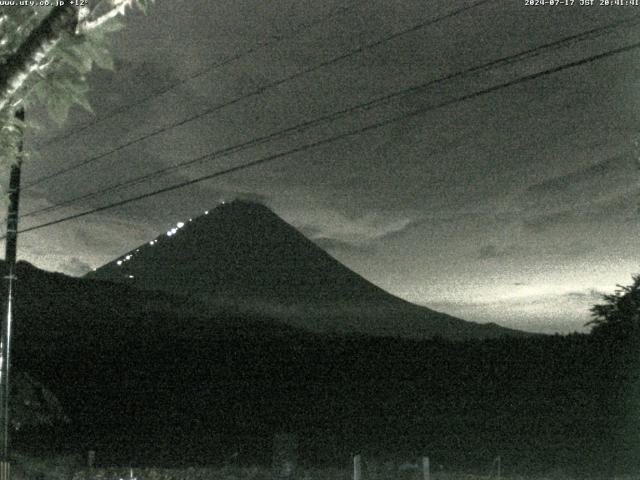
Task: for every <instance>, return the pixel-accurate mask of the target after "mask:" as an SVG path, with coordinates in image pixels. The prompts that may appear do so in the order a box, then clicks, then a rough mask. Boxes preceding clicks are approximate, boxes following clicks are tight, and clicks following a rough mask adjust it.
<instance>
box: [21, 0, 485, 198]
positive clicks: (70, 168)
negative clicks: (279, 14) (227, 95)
mask: <svg viewBox="0 0 640 480" xmlns="http://www.w3.org/2000/svg"><path fill="white" fill-rule="evenodd" d="M492 1H494V0H479V1H477V2H476V3H474V4H472V5H467V6H465V7H461V8H459V9H457V10H454V11H453V12H450V13H447V14H445V15H441V16H439V17H436V18H434V19H431V20H428V21H426V22H422V23H419V24H417V25H414V26H412V27H410V28H407V29H405V30H401V31H398V32H395V33H392V34H390V35H387V36H386V37H384V38H382V39H380V40H376V41H375V42H372V43H368V44H366V45H363V46H361V47H358V48H356V49H354V50H350V51H348V52H346V53H343V54H341V55H339V56H337V57H334V58H332V59H330V60H326V61H324V62H321V63H319V64H317V65H315V66H313V67H309V68H306V69H303V70H300V71H298V72H296V73H294V74H292V75H289V76H287V77H284V78H281V79H279V80H276V81H274V82H271V83H268V84H266V85H264V86H262V87H259V88H257V89H256V90H253V91H251V92H249V93H247V94H244V95H241V96H239V97H236V98H234V99H232V100H229V101H226V102H224V103H220V104H217V105H214V106H212V107H210V108H207V109H206V110H204V111H202V112H200V113H197V114H195V115H192V116H190V117H187V118H185V119H183V120H180V121H178V122H175V123H172V124H170V125H166V126H164V127H161V128H158V129H156V130H154V131H152V132H149V133H147V134H144V135H141V136H139V137H137V138H136V139H134V140H130V141H128V142H126V143H123V144H121V145H119V146H117V147H115V148H113V149H111V150H108V151H107V152H104V153H100V154H98V155H95V156H93V157H89V158H87V159H85V160H82V161H80V162H78V163H75V164H73V165H70V166H68V167H66V168H63V169H61V170H58V171H57V172H54V173H51V174H49V175H45V176H43V177H40V178H38V179H36V180H34V181H33V182H31V183H28V184H26V185H25V186H24V187H23V190H27V189H29V188H31V187H34V186H35V185H38V184H40V183H42V182H45V181H47V180H50V179H52V178H55V177H58V176H60V175H63V174H65V173H68V172H70V171H73V170H75V169H77V168H80V167H83V166H85V165H88V164H90V163H94V162H96V161H98V160H101V159H103V158H105V157H107V156H109V155H112V154H114V153H116V152H119V151H121V150H124V149H125V148H127V147H130V146H131V145H134V144H136V143H139V142H141V141H143V140H146V139H148V138H151V137H155V136H157V135H160V134H161V133H165V132H168V131H170V130H173V129H174V128H177V127H180V126H182V125H185V124H187V123H189V122H192V121H194V120H198V119H200V118H203V117H205V116H207V115H210V114H212V113H214V112H216V111H218V110H221V109H223V108H225V107H229V106H232V105H235V104H237V103H240V102H241V101H243V100H246V99H248V98H251V97H255V96H257V95H261V94H262V93H263V92H264V91H265V90H267V89H271V88H275V87H277V86H280V85H282V84H284V83H287V82H289V81H291V80H294V79H296V78H299V77H302V76H304V75H306V74H308V73H311V72H314V71H316V70H319V69H321V68H324V67H327V66H329V65H333V64H335V63H338V62H340V61H342V60H344V59H346V58H349V57H352V56H353V55H356V54H358V53H361V52H363V51H365V50H368V49H371V48H375V47H376V46H378V45H382V44H384V43H386V42H389V41H391V40H393V39H395V38H398V37H400V36H403V35H406V34H408V33H412V32H415V31H417V30H420V29H421V28H425V27H427V26H430V25H433V24H435V23H437V22H440V21H442V20H445V19H448V18H451V17H454V16H456V15H459V14H461V13H463V12H465V11H467V10H470V9H472V8H477V7H479V6H481V5H483V4H485V3H488V2H492Z"/></svg>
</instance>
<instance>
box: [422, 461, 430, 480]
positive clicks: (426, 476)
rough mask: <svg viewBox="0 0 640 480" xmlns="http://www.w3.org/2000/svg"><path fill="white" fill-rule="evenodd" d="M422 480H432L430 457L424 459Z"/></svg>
mask: <svg viewBox="0 0 640 480" xmlns="http://www.w3.org/2000/svg"><path fill="white" fill-rule="evenodd" d="M422 480H431V470H430V469H429V457H422Z"/></svg>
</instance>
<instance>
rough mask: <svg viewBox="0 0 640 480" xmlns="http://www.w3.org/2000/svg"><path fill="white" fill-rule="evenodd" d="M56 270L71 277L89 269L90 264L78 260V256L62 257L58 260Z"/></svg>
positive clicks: (87, 271) (84, 272)
mask: <svg viewBox="0 0 640 480" xmlns="http://www.w3.org/2000/svg"><path fill="white" fill-rule="evenodd" d="M56 270H57V271H59V272H62V273H66V274H67V275H71V276H72V277H81V276H83V275H85V274H86V273H89V272H90V271H91V265H89V264H88V263H87V262H85V261H83V260H80V259H79V258H78V257H71V258H69V259H63V260H61V261H60V262H58V268H56Z"/></svg>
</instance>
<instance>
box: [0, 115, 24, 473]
mask: <svg viewBox="0 0 640 480" xmlns="http://www.w3.org/2000/svg"><path fill="white" fill-rule="evenodd" d="M15 115H16V118H17V119H18V120H20V121H22V122H24V109H22V108H20V109H19V110H18V111H17V112H16V114H15ZM23 135H24V132H21V137H20V140H19V142H20V143H19V145H18V158H16V161H15V162H14V163H13V164H12V165H11V175H10V178H9V211H8V213H7V236H6V245H5V263H6V269H7V276H6V277H4V279H5V280H6V283H5V285H6V298H5V303H4V312H3V314H4V315H3V318H2V332H0V333H1V335H0V480H9V479H10V478H11V472H10V468H9V466H10V463H9V424H10V422H9V367H10V361H11V359H10V356H9V353H10V347H11V322H12V320H13V296H14V282H15V280H16V276H15V270H16V253H17V248H18V205H19V202H20V169H21V167H22V149H23Z"/></svg>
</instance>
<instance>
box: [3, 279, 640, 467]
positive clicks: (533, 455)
mask: <svg viewBox="0 0 640 480" xmlns="http://www.w3.org/2000/svg"><path fill="white" fill-rule="evenodd" d="M47 278H48V280H47V281H49V282H53V283H49V284H48V285H47V287H48V288H50V289H51V290H53V291H56V289H55V288H54V287H55V285H54V284H55V282H59V281H63V282H66V283H65V285H66V286H65V288H66V289H67V290H65V291H71V292H73V301H71V300H70V297H62V298H59V296H57V297H55V298H52V297H51V296H49V295H44V294H43V295H42V298H40V297H38V298H35V297H31V298H24V299H23V300H20V301H19V302H18V307H17V314H16V316H17V319H18V321H17V322H16V336H15V341H14V365H15V366H16V368H17V369H19V370H23V371H26V372H28V373H29V374H30V375H32V376H33V377H34V378H36V379H38V380H40V381H42V382H43V383H44V384H45V385H47V386H48V387H49V389H50V390H51V391H52V392H53V393H54V394H55V395H56V396H57V397H58V398H59V400H60V402H61V404H62V406H63V408H64V410H65V413H66V414H67V416H68V417H69V418H70V419H71V422H70V423H69V424H68V425H63V426H60V427H58V428H57V429H56V430H55V431H52V432H48V433H47V435H48V436H47V437H46V438H45V437H43V436H42V435H44V433H42V432H29V431H28V430H25V431H24V432H22V433H20V432H19V433H18V434H16V435H15V436H14V438H15V441H16V444H17V445H18V446H20V447H21V448H23V449H29V448H35V447H36V446H42V445H49V446H51V448H58V449H70V450H74V451H78V452H81V451H86V450H88V449H96V450H97V452H98V453H97V460H98V462H99V463H103V464H109V463H117V464H121V465H122V464H125V465H126V464H136V465H144V464H147V465H148V464H156V465H178V464H180V465H185V464H207V463H217V462H223V461H231V460H230V459H232V458H233V461H238V462H240V463H255V462H259V463H268V462H269V460H270V455H271V445H270V441H271V437H272V435H273V434H274V433H278V432H291V433H297V434H298V436H299V438H300V454H301V461H302V462H303V463H306V464H309V465H322V464H334V465H336V464H340V465H347V464H348V462H349V455H350V454H352V453H356V452H361V453H363V454H364V455H365V456H366V457H369V458H379V459H384V458H392V459H411V458H415V457H418V456H422V455H429V457H430V458H431V460H432V464H433V465H434V468H440V467H439V465H442V466H443V468H444V469H447V470H466V471H476V472H478V473H488V472H489V469H490V467H491V463H492V461H493V459H494V458H495V457H496V456H498V455H500V456H501V458H502V463H503V468H504V471H505V472H507V473H514V474H536V473H549V472H551V471H562V472H565V473H567V474H574V475H580V476H586V475H591V474H593V475H601V474H611V473H614V472H615V473H624V472H628V471H634V470H637V469H638V468H640V465H639V463H640V456H638V455H637V452H638V451H640V450H639V449H640V382H639V381H638V378H639V373H640V362H639V359H640V353H639V351H638V347H640V342H639V341H638V336H637V334H634V333H633V332H631V333H630V332H629V331H628V330H625V329H620V328H613V329H611V328H603V327H602V326H599V328H597V329H596V331H595V333H594V334H591V335H582V334H573V335H568V336H560V335H556V336H532V337H525V338H511V337H505V338H498V339H487V340H474V341H466V342H451V341H447V340H445V339H441V338H434V339H431V340H424V341H413V340H401V339H393V338H373V337H358V336H337V335H336V336H329V335H317V334H311V333H308V332H305V331H302V330H298V329H294V328H291V327H287V326H284V325H282V324H280V323H277V322H274V321H268V320H265V319H256V318H254V319H247V318H237V317H235V316H233V315H232V314H224V312H216V313H215V315H212V318H205V317H198V316H194V315H191V314H189V313H188V310H189V306H188V302H187V303H179V302H178V303H179V305H178V308H179V309H181V311H182V314H177V313H176V311H173V312H171V313H167V308H166V302H169V300H167V299H166V298H164V297H163V298H162V299H159V298H155V297H154V296H153V294H149V295H147V296H146V297H144V298H141V297H140V295H139V296H138V297H136V300H135V301H133V300H131V301H129V303H127V301H128V300H125V299H126V298H128V295H130V294H132V291H131V290H128V289H126V287H120V286H118V287H110V288H113V289H115V290H113V291H111V293H109V294H105V293H104V290H100V292H99V293H100V295H102V297H104V298H102V297H100V296H96V292H97V290H95V291H90V290H91V289H98V287H96V284H95V283H93V282H89V283H87V282H86V281H81V280H77V281H76V280H72V279H68V278H66V277H62V276H60V277H56V278H53V279H52V277H47ZM22 279H23V284H24V283H26V282H27V281H28V279H25V276H24V275H23V277H22ZM45 280H46V279H37V282H38V285H41V284H42V282H43V281H45ZM34 281H35V280H34ZM45 285H46V283H45ZM87 285H89V286H87ZM98 290H99V289H98ZM116 290H117V291H116ZM114 292H115V293H114ZM123 292H124V293H123ZM23 297H24V296H23ZM45 298H46V299H48V300H46V301H45V300H44V299H45ZM115 300H118V302H119V303H118V302H116V303H114V302H115ZM172 301H173V300H172ZM47 302H48V303H47ZM169 303H170V302H169ZM172 305H174V307H175V302H174V304H172ZM160 310H162V311H163V312H164V313H157V311H160ZM185 312H187V313H185ZM38 435H40V437H38ZM37 438H40V440H36V439H37ZM235 453H238V455H234V454H235Z"/></svg>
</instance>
